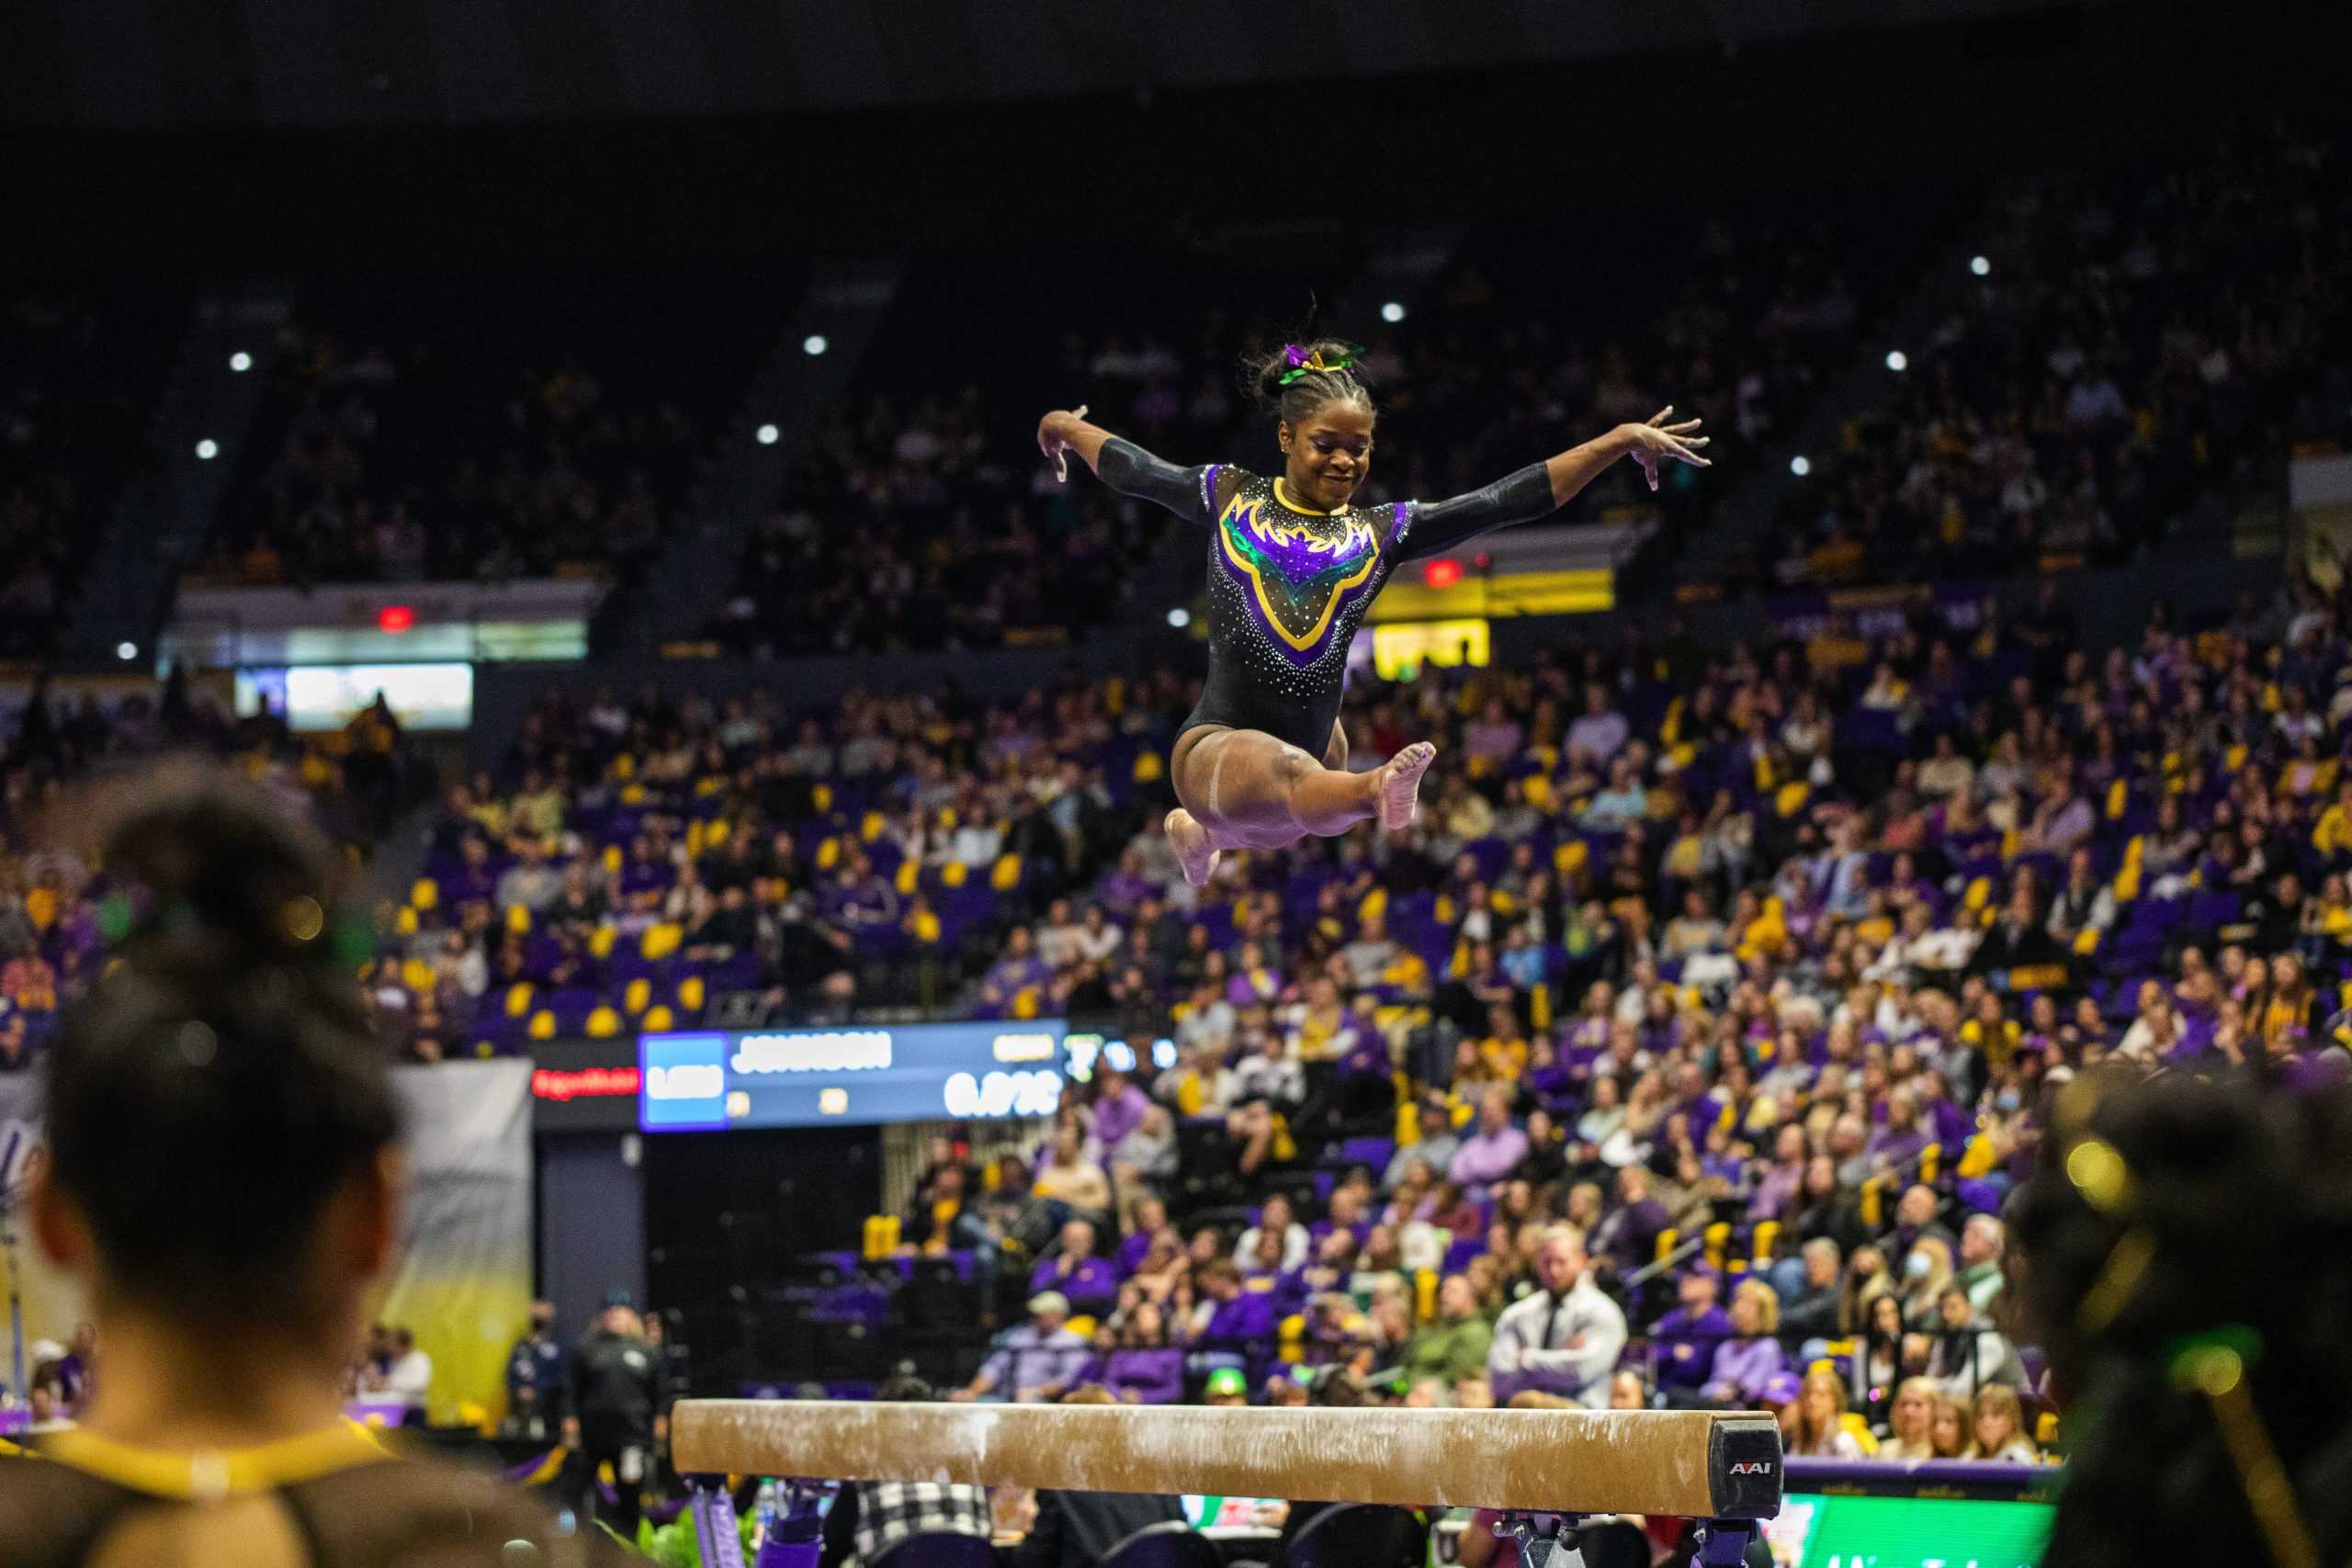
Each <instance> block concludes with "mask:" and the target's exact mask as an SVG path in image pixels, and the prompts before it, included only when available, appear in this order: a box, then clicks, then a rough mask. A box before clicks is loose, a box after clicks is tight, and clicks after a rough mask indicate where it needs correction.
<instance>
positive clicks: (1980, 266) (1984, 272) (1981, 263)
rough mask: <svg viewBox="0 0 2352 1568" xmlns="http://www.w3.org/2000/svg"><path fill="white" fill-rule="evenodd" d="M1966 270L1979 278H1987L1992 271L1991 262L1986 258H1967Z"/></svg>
mask: <svg viewBox="0 0 2352 1568" xmlns="http://www.w3.org/2000/svg"><path fill="white" fill-rule="evenodd" d="M1968 270H1969V271H1971V272H1973V273H1974V274H1975V275H1976V276H1979V277H1985V276H1991V274H1992V271H1993V263H1992V260H1991V258H1989V257H1986V256H1971V257H1969V258H1968Z"/></svg>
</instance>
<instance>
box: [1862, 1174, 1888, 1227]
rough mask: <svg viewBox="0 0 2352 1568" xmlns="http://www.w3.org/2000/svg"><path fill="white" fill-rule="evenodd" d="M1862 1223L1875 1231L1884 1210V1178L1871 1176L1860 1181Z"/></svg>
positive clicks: (1880, 1222) (1882, 1217)
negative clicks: (1866, 1179)
mask: <svg viewBox="0 0 2352 1568" xmlns="http://www.w3.org/2000/svg"><path fill="white" fill-rule="evenodd" d="M1861 1207H1862V1224H1863V1226H1864V1227H1865V1228H1866V1229H1868V1230H1870V1231H1871V1232H1872V1233H1875V1232H1876V1231H1877V1230H1878V1228H1879V1226H1880V1224H1882V1222H1883V1219H1884V1216H1885V1212H1886V1178H1885V1177H1883V1176H1873V1177H1871V1179H1869V1180H1868V1181H1865V1182H1863V1183H1862V1205H1861Z"/></svg>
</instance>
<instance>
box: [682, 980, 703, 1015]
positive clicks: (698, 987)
mask: <svg viewBox="0 0 2352 1568" xmlns="http://www.w3.org/2000/svg"><path fill="white" fill-rule="evenodd" d="M702 998H703V983H702V976H699V975H689V976H686V977H685V978H684V979H683V980H681V981H679V982H678V1005H679V1006H680V1007H682V1008H684V1009H685V1010H687V1011H688V1012H700V1011H701V1010H702Z"/></svg>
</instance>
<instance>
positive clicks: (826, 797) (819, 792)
mask: <svg viewBox="0 0 2352 1568" xmlns="http://www.w3.org/2000/svg"><path fill="white" fill-rule="evenodd" d="M809 804H810V805H812V806H814V807H816V808H817V809H818V810H820V811H831V809H832V808H833V786H832V785H831V784H819V785H817V786H816V787H815V788H814V789H812V790H810V791H809Z"/></svg>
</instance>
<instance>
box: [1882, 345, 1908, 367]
mask: <svg viewBox="0 0 2352 1568" xmlns="http://www.w3.org/2000/svg"><path fill="white" fill-rule="evenodd" d="M1886 367H1887V368H1888V369H1889V370H1897V371H1900V370H1908V369H1910V368H1911V356H1910V355H1907V354H1905V353H1904V352H1903V351H1902V350H1901V349H1899V348H1890V349H1888V350H1887V351H1886Z"/></svg>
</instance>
